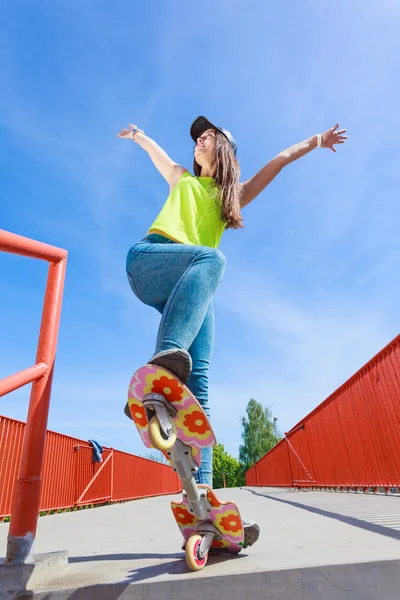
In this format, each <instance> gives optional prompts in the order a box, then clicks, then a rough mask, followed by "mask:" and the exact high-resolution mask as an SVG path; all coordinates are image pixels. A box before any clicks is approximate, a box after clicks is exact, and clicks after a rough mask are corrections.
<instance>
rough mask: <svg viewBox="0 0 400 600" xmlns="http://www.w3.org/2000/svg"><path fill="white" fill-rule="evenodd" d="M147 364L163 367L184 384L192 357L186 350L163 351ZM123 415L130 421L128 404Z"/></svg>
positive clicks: (190, 366) (190, 368)
mask: <svg viewBox="0 0 400 600" xmlns="http://www.w3.org/2000/svg"><path fill="white" fill-rule="evenodd" d="M148 364H149V365H157V366H158V367H164V368H165V369H168V371H171V373H173V374H174V375H175V377H177V378H178V379H179V380H180V381H182V383H186V382H187V380H188V379H189V375H190V372H191V370H192V357H191V356H190V354H189V352H187V351H186V350H180V349H172V350H163V351H162V352H158V354H155V355H154V356H153V357H152V358H151V359H150V360H149V361H148ZM124 413H125V414H126V416H127V417H128V419H132V416H131V411H130V410H129V404H128V402H127V403H126V404H125V408H124Z"/></svg>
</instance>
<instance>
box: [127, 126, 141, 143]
mask: <svg viewBox="0 0 400 600" xmlns="http://www.w3.org/2000/svg"><path fill="white" fill-rule="evenodd" d="M139 132H140V133H143V130H142V129H139V127H136V129H132V131H131V132H130V134H129V137H130V138H131V140H132V142H134V141H135V135H136V134H137V133H139Z"/></svg>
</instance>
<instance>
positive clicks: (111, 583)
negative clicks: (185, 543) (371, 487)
mask: <svg viewBox="0 0 400 600" xmlns="http://www.w3.org/2000/svg"><path fill="white" fill-rule="evenodd" d="M217 495H219V496H220V497H221V498H222V499H227V500H228V499H233V500H235V501H236V502H237V503H238V505H239V507H240V509H241V512H242V514H243V516H244V517H245V518H251V519H255V520H257V521H258V522H259V524H260V527H261V535H260V539H259V541H258V542H257V544H255V545H254V546H253V547H251V548H248V549H247V550H245V551H242V553H240V554H239V555H238V556H212V557H209V561H208V564H207V566H206V567H205V568H204V569H203V570H202V571H200V572H197V573H192V572H189V571H188V569H187V567H186V563H185V560H184V553H183V552H182V551H181V550H180V548H181V541H182V540H181V535H180V532H179V530H178V527H177V525H176V523H175V521H174V519H173V517H172V513H171V509H170V506H169V503H170V501H171V499H172V498H174V497H175V496H171V497H167V496H163V497H159V498H151V499H145V500H138V501H135V502H128V503H125V504H118V505H112V506H104V507H99V508H94V509H90V510H84V511H77V512H73V513H63V514H57V515H53V516H48V517H42V518H40V519H39V525H38V532H37V537H36V543H35V548H34V552H35V553H47V552H52V551H56V550H68V552H69V564H68V566H67V567H66V568H64V569H62V570H60V572H59V573H58V574H57V575H56V576H55V577H53V578H52V579H51V580H48V581H47V582H46V583H44V584H41V585H36V586H35V589H34V590H32V594H28V595H26V596H24V597H26V598H29V597H34V598H36V599H37V600H50V599H51V598H57V599H60V600H61V599H62V600H64V599H65V600H66V599H67V598H68V599H71V600H79V599H80V598H82V599H83V598H85V599H86V598H96V599H97V598H98V599H100V598H101V599H103V598H104V599H108V598H110V599H114V598H137V599H139V600H142V599H143V600H144V599H146V600H150V599H151V598H157V599H160V598H172V597H173V598H174V600H179V599H180V598H182V599H183V598H193V599H197V598H198V599H200V598H207V600H212V599H213V598H218V600H223V599H225V598H229V599H230V600H233V599H235V598H241V599H243V598H251V599H252V600H257V599H258V598H269V599H272V600H274V599H275V598H276V599H278V598H279V599H280V600H281V599H282V600H283V599H284V600H291V599H292V598H293V599H295V598H296V599H301V600H303V598H304V600H306V599H307V600H312V599H313V598H323V599H324V600H326V599H329V598H331V597H332V598H335V600H338V599H339V598H349V599H350V598H351V599H352V600H353V599H355V598H361V597H362V598H363V600H366V599H368V598H371V599H372V598H376V596H377V594H379V595H382V596H383V595H384V596H385V597H386V598H388V599H391V598H395V597H396V598H397V597H398V593H399V592H398V590H399V586H400V497H398V496H387V497H385V496H372V495H364V494H347V493H335V492H317V491H311V492H308V491H296V490H290V489H280V488H245V489H233V490H221V491H220V492H218V493H217ZM7 531H8V524H5V523H3V524H0V555H4V552H5V548H6V536H7ZM28 587H29V586H28ZM48 590H51V592H50V591H48ZM33 592H34V595H33ZM383 592H384V593H383Z"/></svg>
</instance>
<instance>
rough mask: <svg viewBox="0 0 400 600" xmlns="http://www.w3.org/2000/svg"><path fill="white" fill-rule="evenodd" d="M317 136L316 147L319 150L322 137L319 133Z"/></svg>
mask: <svg viewBox="0 0 400 600" xmlns="http://www.w3.org/2000/svg"><path fill="white" fill-rule="evenodd" d="M316 136H317V147H318V148H321V144H322V135H321V134H320V133H317V134H316Z"/></svg>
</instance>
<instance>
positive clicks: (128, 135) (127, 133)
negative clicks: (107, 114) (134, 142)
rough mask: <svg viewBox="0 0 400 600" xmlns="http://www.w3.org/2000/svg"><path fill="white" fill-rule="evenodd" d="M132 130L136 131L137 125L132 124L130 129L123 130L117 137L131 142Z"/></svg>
mask: <svg viewBox="0 0 400 600" xmlns="http://www.w3.org/2000/svg"><path fill="white" fill-rule="evenodd" d="M132 129H136V125H132V123H129V129H123V130H122V131H120V132H119V133H117V137H119V138H122V139H123V140H130V139H131V131H132Z"/></svg>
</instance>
